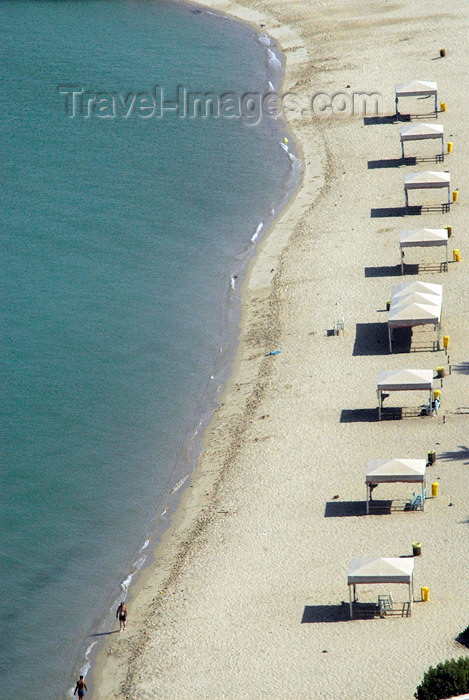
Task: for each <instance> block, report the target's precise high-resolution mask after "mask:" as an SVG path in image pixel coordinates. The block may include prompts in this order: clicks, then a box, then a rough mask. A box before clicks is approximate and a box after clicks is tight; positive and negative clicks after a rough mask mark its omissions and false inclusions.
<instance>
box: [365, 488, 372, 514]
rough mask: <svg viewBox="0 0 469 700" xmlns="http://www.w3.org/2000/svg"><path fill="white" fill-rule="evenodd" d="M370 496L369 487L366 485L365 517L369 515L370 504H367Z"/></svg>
mask: <svg viewBox="0 0 469 700" xmlns="http://www.w3.org/2000/svg"><path fill="white" fill-rule="evenodd" d="M370 495H371V494H370V485H369V484H367V485H366V514H367V515H369V513H370V502H369V499H370Z"/></svg>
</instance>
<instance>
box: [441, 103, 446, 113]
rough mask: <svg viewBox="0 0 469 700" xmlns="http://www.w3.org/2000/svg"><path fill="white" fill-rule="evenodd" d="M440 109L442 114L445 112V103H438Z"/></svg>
mask: <svg viewBox="0 0 469 700" xmlns="http://www.w3.org/2000/svg"><path fill="white" fill-rule="evenodd" d="M440 109H441V111H442V112H446V102H440Z"/></svg>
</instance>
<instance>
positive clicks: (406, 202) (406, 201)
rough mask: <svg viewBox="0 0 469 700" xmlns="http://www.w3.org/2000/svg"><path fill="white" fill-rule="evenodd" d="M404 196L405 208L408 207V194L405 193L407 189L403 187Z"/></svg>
mask: <svg viewBox="0 0 469 700" xmlns="http://www.w3.org/2000/svg"><path fill="white" fill-rule="evenodd" d="M404 194H405V205H406V208H407V207H408V206H409V193H408V191H407V187H406V186H405V185H404Z"/></svg>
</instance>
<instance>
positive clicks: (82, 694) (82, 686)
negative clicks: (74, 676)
mask: <svg viewBox="0 0 469 700" xmlns="http://www.w3.org/2000/svg"><path fill="white" fill-rule="evenodd" d="M77 690H78V697H79V698H84V697H85V690H88V688H87V687H86V683H85V681H84V679H83V676H80V678H79V679H78V680H77V685H76V688H75V690H74V691H73V694H74V695H76V694H77Z"/></svg>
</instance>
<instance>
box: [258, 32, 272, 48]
mask: <svg viewBox="0 0 469 700" xmlns="http://www.w3.org/2000/svg"><path fill="white" fill-rule="evenodd" d="M257 41H258V42H259V44H263V46H272V44H273V43H274V42H273V41H272V39H271V38H270V36H267V34H258V35H257Z"/></svg>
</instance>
